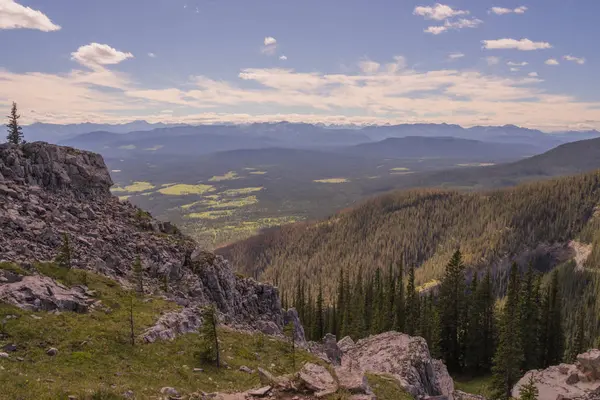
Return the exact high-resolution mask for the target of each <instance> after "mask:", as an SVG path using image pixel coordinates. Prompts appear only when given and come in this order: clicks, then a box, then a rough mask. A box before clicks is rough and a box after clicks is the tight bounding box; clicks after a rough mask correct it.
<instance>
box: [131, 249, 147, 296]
mask: <svg viewBox="0 0 600 400" xmlns="http://www.w3.org/2000/svg"><path fill="white" fill-rule="evenodd" d="M133 278H134V279H135V286H136V291H137V292H138V294H144V270H143V268H142V259H141V258H140V255H139V254H137V255H136V256H135V261H134V262H133Z"/></svg>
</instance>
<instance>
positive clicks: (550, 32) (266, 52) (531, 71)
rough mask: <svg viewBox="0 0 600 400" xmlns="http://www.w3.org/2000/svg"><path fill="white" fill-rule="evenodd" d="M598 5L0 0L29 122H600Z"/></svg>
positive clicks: (1, 26) (6, 48)
mask: <svg viewBox="0 0 600 400" xmlns="http://www.w3.org/2000/svg"><path fill="white" fill-rule="evenodd" d="M599 13H600V2H599V1H596V0H562V1H559V0H524V1H513V0H496V1H490V0H453V1H448V2H445V1H442V2H441V3H436V2H428V1H413V0H410V1H401V0H396V1H391V0H368V1H367V0H363V1H359V0H344V1H341V0H327V1H323V0H320V1H315V0H303V1H295V2H294V1H289V0H257V1H248V0H245V1H241V0H229V1H228V0H218V1H217V0H143V1H142V0H127V1H123V0H119V1H116V0H104V1H81V0H53V1H48V0H0V54H3V57H2V58H1V59H0V83H1V84H0V106H3V107H7V106H8V105H9V104H10V102H11V101H13V100H14V101H17V102H18V103H19V105H20V107H21V110H22V114H23V118H24V120H25V121H27V122H33V121H44V122H56V123H67V122H84V121H94V122H124V121H129V120H132V119H147V120H149V121H181V122H192V123H203V122H206V123H215V122H251V121H277V120H292V121H306V122H328V123H402V122H448V123H459V124H461V125H466V126H470V125H478V124H481V125H499V124H506V123H511V124H516V125H521V126H528V127H535V128H540V129H544V130H548V131H551V130H561V129H590V128H596V129H599V128H600V91H598V88H599V87H600V78H598V75H597V71H598V67H597V65H598V63H599V62H600V54H599V53H598V51H597V43H596V42H597V38H599V37H600V25H598V24H597V23H596V21H595V19H596V18H597V15H598V14H599Z"/></svg>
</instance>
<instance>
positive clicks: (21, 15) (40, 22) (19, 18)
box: [0, 0, 60, 32]
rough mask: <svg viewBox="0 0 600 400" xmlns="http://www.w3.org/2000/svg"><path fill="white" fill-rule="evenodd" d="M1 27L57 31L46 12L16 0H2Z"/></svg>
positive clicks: (0, 10) (0, 8) (0, 1)
mask: <svg viewBox="0 0 600 400" xmlns="http://www.w3.org/2000/svg"><path fill="white" fill-rule="evenodd" d="M0 29H37V30H40V31H43V32H51V31H57V30H59V29H60V26H59V25H56V24H55V23H53V22H52V21H51V20H50V18H48V17H47V16H46V15H45V14H44V13H42V12H41V11H38V10H34V9H32V8H30V7H25V6H23V5H21V4H19V3H17V2H15V1H14V0H0Z"/></svg>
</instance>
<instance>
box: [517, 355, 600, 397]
mask: <svg viewBox="0 0 600 400" xmlns="http://www.w3.org/2000/svg"><path fill="white" fill-rule="evenodd" d="M599 372H600V350H598V349H593V350H589V351H588V352H586V353H583V354H580V355H578V356H577V362H576V363H575V364H560V365H553V366H551V367H548V368H546V369H543V370H531V371H528V372H527V373H526V374H525V376H523V377H522V378H521V379H520V380H519V382H517V384H516V385H515V386H514V388H513V390H512V396H513V397H516V398H518V397H519V392H520V389H521V387H522V386H523V385H526V384H527V383H529V380H530V379H531V378H532V377H533V381H534V382H535V386H536V387H537V389H538V391H539V398H540V399H544V400H545V399H548V400H561V399H577V400H580V399H581V400H583V399H592V398H594V396H596V398H600V375H599V374H598V373H599Z"/></svg>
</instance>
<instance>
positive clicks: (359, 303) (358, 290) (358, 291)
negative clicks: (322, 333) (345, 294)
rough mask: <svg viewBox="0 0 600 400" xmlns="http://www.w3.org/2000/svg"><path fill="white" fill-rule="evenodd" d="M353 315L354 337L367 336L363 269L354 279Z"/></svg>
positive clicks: (352, 334)
mask: <svg viewBox="0 0 600 400" xmlns="http://www.w3.org/2000/svg"><path fill="white" fill-rule="evenodd" d="M350 302H351V305H352V307H351V316H352V319H351V320H350V322H349V323H350V326H351V332H350V335H351V336H352V337H357V338H359V337H364V336H365V333H366V332H365V324H364V322H365V319H364V315H365V308H364V306H365V298H364V295H363V281H362V278H361V271H359V272H358V275H357V277H356V279H355V280H354V290H353V292H352V297H351V301H350Z"/></svg>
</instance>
